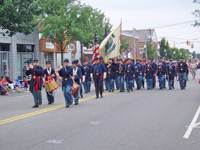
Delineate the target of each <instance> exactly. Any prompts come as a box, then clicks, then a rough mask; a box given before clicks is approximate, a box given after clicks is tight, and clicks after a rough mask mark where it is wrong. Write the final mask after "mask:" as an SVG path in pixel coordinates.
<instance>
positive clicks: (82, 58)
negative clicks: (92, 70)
mask: <svg viewBox="0 0 200 150" xmlns="http://www.w3.org/2000/svg"><path fill="white" fill-rule="evenodd" d="M80 44H81V65H83V46H82V40H81V41H80Z"/></svg>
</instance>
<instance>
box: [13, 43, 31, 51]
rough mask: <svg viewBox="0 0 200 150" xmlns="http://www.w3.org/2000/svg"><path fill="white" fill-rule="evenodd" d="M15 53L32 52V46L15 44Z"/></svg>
mask: <svg viewBox="0 0 200 150" xmlns="http://www.w3.org/2000/svg"><path fill="white" fill-rule="evenodd" d="M17 52H34V45H22V44H17Z"/></svg>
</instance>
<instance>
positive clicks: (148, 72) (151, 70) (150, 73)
mask: <svg viewBox="0 0 200 150" xmlns="http://www.w3.org/2000/svg"><path fill="white" fill-rule="evenodd" d="M144 73H146V77H145V78H146V79H147V78H148V79H154V76H153V75H154V74H155V73H156V70H155V69H154V68H153V64H152V63H146V64H145V70H144Z"/></svg>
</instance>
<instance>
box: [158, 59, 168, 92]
mask: <svg viewBox="0 0 200 150" xmlns="http://www.w3.org/2000/svg"><path fill="white" fill-rule="evenodd" d="M157 76H158V80H159V88H160V90H162V89H163V88H164V85H165V83H164V82H165V78H166V68H165V66H164V64H163V63H162V61H161V60H159V63H158V68H157Z"/></svg>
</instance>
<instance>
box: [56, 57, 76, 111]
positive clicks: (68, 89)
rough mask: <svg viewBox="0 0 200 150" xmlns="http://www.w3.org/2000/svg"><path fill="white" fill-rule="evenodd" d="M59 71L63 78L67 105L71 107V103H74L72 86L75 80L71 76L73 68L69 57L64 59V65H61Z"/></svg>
mask: <svg viewBox="0 0 200 150" xmlns="http://www.w3.org/2000/svg"><path fill="white" fill-rule="evenodd" d="M58 73H59V75H60V77H62V78H63V82H62V87H63V95H64V97H65V103H66V107H65V108H69V105H71V104H72V102H73V98H72V86H73V80H72V78H71V76H73V69H72V67H70V66H69V59H65V60H64V67H63V66H60V68H59V69H58Z"/></svg>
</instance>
